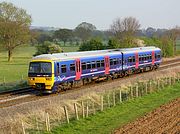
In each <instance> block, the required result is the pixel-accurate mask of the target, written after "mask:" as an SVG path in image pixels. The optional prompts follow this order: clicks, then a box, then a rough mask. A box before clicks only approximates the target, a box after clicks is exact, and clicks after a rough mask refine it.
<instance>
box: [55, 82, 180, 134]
mask: <svg viewBox="0 0 180 134" xmlns="http://www.w3.org/2000/svg"><path fill="white" fill-rule="evenodd" d="M178 97H180V83H177V84H175V85H174V86H173V87H167V88H165V89H163V90H161V91H159V92H154V93H152V94H149V95H146V96H143V97H141V98H137V99H134V100H130V101H127V102H124V103H123V104H121V105H117V106H116V107H113V108H110V109H108V110H105V111H104V112H99V113H97V114H96V115H94V116H90V117H88V118H86V119H80V120H79V121H75V120H74V121H71V122H70V124H64V125H62V126H59V127H56V128H54V129H53V130H52V133H54V134H59V133H63V134H72V133H74V134H84V133H86V134H109V133H111V132H113V131H114V130H115V129H117V128H119V127H120V126H122V125H124V124H126V123H128V122H131V121H133V120H135V119H137V118H138V117H141V116H143V115H145V114H146V113H149V112H150V111H152V110H153V109H155V108H157V107H159V106H160V105H163V104H165V103H167V102H169V101H171V100H173V99H175V98H178Z"/></svg>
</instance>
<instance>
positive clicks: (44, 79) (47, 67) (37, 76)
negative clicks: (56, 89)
mask: <svg viewBox="0 0 180 134" xmlns="http://www.w3.org/2000/svg"><path fill="white" fill-rule="evenodd" d="M53 72H54V64H53V62H52V61H38V60H35V61H31V62H30V64H29V71H28V84H29V86H31V87H32V88H33V89H36V90H39V91H41V92H43V93H52V88H53V85H54V73H53Z"/></svg>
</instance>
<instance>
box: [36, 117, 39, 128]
mask: <svg viewBox="0 0 180 134" xmlns="http://www.w3.org/2000/svg"><path fill="white" fill-rule="evenodd" d="M36 129H37V131H38V132H39V124H38V119H37V117H36Z"/></svg>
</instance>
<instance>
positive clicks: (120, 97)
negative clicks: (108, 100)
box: [119, 89, 122, 103]
mask: <svg viewBox="0 0 180 134" xmlns="http://www.w3.org/2000/svg"><path fill="white" fill-rule="evenodd" d="M119 102H120V103H121V102H122V91H121V89H120V90H119Z"/></svg>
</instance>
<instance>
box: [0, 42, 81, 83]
mask: <svg viewBox="0 0 180 134" xmlns="http://www.w3.org/2000/svg"><path fill="white" fill-rule="evenodd" d="M62 49H63V50H64V52H72V51H77V50H78V47H70V46H66V47H62ZM35 52H36V48H35V47H33V46H28V45H25V46H20V47H17V48H15V50H14V51H13V59H12V61H11V62H8V61H7V59H8V58H7V51H3V50H0V83H2V82H3V81H4V78H5V81H6V82H7V83H8V82H14V81H19V80H21V79H22V76H23V78H24V79H26V78H27V71H28V64H29V61H30V60H31V58H32V56H33V54H35Z"/></svg>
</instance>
